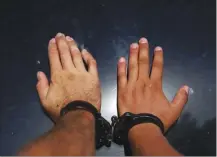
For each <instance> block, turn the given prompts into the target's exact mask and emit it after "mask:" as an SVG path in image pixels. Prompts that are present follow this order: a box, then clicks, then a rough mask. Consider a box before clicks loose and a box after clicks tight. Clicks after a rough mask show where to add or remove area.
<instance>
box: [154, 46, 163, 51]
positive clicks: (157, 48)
mask: <svg viewBox="0 0 217 157" xmlns="http://www.w3.org/2000/svg"><path fill="white" fill-rule="evenodd" d="M154 51H156V52H157V51H163V49H162V47H160V46H157V47H155V49H154Z"/></svg>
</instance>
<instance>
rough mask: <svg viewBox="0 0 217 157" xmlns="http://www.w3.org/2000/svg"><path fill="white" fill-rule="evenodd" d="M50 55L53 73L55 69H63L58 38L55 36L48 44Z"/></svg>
mask: <svg viewBox="0 0 217 157" xmlns="http://www.w3.org/2000/svg"><path fill="white" fill-rule="evenodd" d="M48 57H49V62H50V69H51V73H53V72H55V70H57V71H59V70H61V69H62V65H61V62H60V58H59V53H58V49H57V45H56V40H55V39H54V38H53V39H51V40H50V42H49V44H48Z"/></svg>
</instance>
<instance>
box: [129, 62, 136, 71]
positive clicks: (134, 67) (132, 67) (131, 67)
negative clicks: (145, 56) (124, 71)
mask: <svg viewBox="0 0 217 157" xmlns="http://www.w3.org/2000/svg"><path fill="white" fill-rule="evenodd" d="M136 67H137V65H136V64H135V63H130V66H129V69H130V70H134V69H136Z"/></svg>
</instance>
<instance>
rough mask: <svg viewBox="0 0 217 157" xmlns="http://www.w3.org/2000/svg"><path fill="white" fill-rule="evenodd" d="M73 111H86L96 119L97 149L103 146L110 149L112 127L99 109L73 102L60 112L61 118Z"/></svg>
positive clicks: (81, 102)
mask: <svg viewBox="0 0 217 157" xmlns="http://www.w3.org/2000/svg"><path fill="white" fill-rule="evenodd" d="M71 110H86V111H88V112H90V113H92V114H93V116H94V117H95V141H96V149H99V148H100V147H102V146H103V145H105V146H107V147H110V146H111V141H112V127H111V125H110V123H109V122H108V121H107V120H106V119H104V118H103V117H102V116H101V114H100V113H99V112H98V111H97V109H96V108H95V107H94V106H93V105H92V104H90V103H88V102H85V101H73V102H71V103H69V104H68V105H66V106H65V107H64V108H62V109H61V111H60V116H63V115H65V114H66V113H67V112H69V111H71Z"/></svg>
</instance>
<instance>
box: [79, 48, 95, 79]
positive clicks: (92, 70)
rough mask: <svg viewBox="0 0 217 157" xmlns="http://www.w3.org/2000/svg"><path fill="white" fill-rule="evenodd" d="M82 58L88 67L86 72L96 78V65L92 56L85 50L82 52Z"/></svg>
mask: <svg viewBox="0 0 217 157" xmlns="http://www.w3.org/2000/svg"><path fill="white" fill-rule="evenodd" d="M82 57H83V58H84V61H85V62H86V64H87V66H88V72H90V73H91V74H93V75H96V76H98V70H97V63H96V60H95V59H94V58H93V56H92V55H91V54H90V53H89V52H88V51H87V50H86V49H83V50H82Z"/></svg>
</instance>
